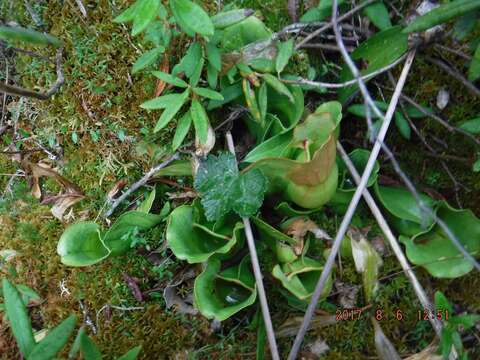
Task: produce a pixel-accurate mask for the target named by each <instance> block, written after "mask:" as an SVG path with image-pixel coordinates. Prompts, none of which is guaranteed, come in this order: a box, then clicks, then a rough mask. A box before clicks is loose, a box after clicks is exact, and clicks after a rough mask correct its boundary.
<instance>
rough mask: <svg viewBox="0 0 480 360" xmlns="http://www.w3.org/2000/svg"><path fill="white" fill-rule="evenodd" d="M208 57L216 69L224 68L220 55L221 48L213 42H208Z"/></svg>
mask: <svg viewBox="0 0 480 360" xmlns="http://www.w3.org/2000/svg"><path fill="white" fill-rule="evenodd" d="M206 47H207V59H208V62H209V64H211V65H212V66H213V67H214V69H215V70H217V71H220V70H222V56H221V55H220V50H219V49H218V48H217V46H216V45H215V44H213V43H210V42H209V43H207V46H206Z"/></svg>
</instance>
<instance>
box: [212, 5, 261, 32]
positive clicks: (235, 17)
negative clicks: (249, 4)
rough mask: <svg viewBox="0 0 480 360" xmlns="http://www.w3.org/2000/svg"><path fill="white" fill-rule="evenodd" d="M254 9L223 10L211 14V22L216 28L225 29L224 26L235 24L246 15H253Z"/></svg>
mask: <svg viewBox="0 0 480 360" xmlns="http://www.w3.org/2000/svg"><path fill="white" fill-rule="evenodd" d="M254 13H255V11H254V10H251V9H236V10H229V11H224V12H221V13H218V14H216V15H215V16H212V23H213V26H215V27H216V28H217V29H225V28H226V27H229V26H232V25H235V24H236V23H239V22H240V21H242V20H245V19H246V18H247V17H249V16H251V15H253V14H254Z"/></svg>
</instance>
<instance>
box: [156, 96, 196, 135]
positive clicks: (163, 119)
mask: <svg viewBox="0 0 480 360" xmlns="http://www.w3.org/2000/svg"><path fill="white" fill-rule="evenodd" d="M188 94H189V91H188V89H187V90H185V91H184V92H183V93H181V94H177V96H176V97H175V98H173V99H172V101H171V103H170V104H169V105H167V107H166V108H165V110H163V113H162V115H161V116H160V119H158V122H157V124H156V125H155V128H154V129H153V132H158V131H160V130H162V129H163V128H164V127H165V126H167V125H168V123H169V122H170V120H172V119H173V117H174V116H175V115H176V114H177V113H178V112H179V111H180V109H181V108H182V106H183V104H185V101H186V100H187V98H188Z"/></svg>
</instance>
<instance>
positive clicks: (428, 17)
mask: <svg viewBox="0 0 480 360" xmlns="http://www.w3.org/2000/svg"><path fill="white" fill-rule="evenodd" d="M478 8H480V1H478V0H457V1H452V2H449V3H446V4H443V5H440V6H439V7H437V8H435V9H433V10H432V11H429V12H428V13H426V14H425V15H423V16H420V17H418V18H416V19H415V20H413V21H412V22H411V23H410V24H409V25H408V26H407V27H406V28H405V29H403V31H402V32H403V33H411V32H419V31H423V30H427V29H430V28H431V27H434V26H435V25H438V24H442V23H444V22H447V21H448V20H450V19H453V18H455V17H458V16H462V15H463V14H467V13H469V12H471V11H474V10H475V9H478Z"/></svg>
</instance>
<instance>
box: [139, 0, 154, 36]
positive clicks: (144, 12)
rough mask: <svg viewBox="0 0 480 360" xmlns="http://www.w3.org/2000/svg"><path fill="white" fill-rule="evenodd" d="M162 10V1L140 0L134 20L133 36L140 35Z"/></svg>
mask: <svg viewBox="0 0 480 360" xmlns="http://www.w3.org/2000/svg"><path fill="white" fill-rule="evenodd" d="M159 8H160V0H139V4H138V5H137V8H136V10H135V17H134V19H133V28H132V35H133V36H135V35H138V34H140V33H141V32H142V31H143V30H145V29H146V28H147V26H148V24H150V22H151V21H152V20H153V19H155V17H156V16H157V14H158V9H159Z"/></svg>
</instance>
